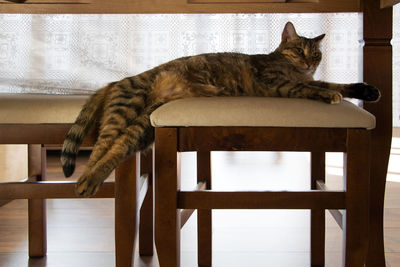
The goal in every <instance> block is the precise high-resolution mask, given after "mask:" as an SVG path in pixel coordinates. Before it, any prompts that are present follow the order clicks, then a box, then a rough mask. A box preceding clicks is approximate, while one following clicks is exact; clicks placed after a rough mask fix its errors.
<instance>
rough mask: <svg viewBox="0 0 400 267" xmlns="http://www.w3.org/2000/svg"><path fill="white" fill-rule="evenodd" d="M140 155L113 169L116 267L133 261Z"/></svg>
mask: <svg viewBox="0 0 400 267" xmlns="http://www.w3.org/2000/svg"><path fill="white" fill-rule="evenodd" d="M139 166H140V157H139V155H138V154H136V155H134V156H131V157H129V158H128V159H127V160H125V161H124V162H123V163H121V164H120V165H119V166H118V167H117V169H116V170H115V257H116V266H117V267H131V266H133V263H134V253H135V244H136V236H137V225H138V221H137V219H138V216H137V203H136V200H137V196H138V195H139V193H138V187H137V179H138V177H139Z"/></svg>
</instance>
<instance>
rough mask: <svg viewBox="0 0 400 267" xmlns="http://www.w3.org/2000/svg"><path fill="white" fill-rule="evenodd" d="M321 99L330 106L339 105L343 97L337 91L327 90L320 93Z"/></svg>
mask: <svg viewBox="0 0 400 267" xmlns="http://www.w3.org/2000/svg"><path fill="white" fill-rule="evenodd" d="M319 99H320V100H322V101H323V102H325V103H328V104H339V103H340V102H342V99H343V96H342V94H340V93H339V92H337V91H332V90H325V91H321V92H320V93H319Z"/></svg>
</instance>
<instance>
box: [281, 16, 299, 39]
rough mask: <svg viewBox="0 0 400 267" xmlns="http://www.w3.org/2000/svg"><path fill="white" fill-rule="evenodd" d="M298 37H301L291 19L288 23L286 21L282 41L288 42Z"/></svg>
mask: <svg viewBox="0 0 400 267" xmlns="http://www.w3.org/2000/svg"><path fill="white" fill-rule="evenodd" d="M298 38H299V36H298V35H297V33H296V30H295V28H294V26H293V24H292V23H291V22H290V21H289V22H288V23H286V25H285V28H284V29H283V32H282V42H283V43H286V42H288V41H293V40H296V39H298Z"/></svg>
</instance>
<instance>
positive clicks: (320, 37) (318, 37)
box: [313, 34, 325, 44]
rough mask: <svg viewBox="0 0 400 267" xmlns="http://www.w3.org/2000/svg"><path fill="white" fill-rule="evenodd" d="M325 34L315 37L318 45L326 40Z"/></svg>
mask: <svg viewBox="0 0 400 267" xmlns="http://www.w3.org/2000/svg"><path fill="white" fill-rule="evenodd" d="M324 37H325V34H321V35H320V36H317V37H315V38H314V39H313V40H314V41H315V42H317V43H318V44H319V43H320V42H321V41H322V39H324Z"/></svg>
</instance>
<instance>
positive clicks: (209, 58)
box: [61, 22, 380, 197]
mask: <svg viewBox="0 0 400 267" xmlns="http://www.w3.org/2000/svg"><path fill="white" fill-rule="evenodd" d="M323 37H324V35H320V36H318V37H315V38H312V39H309V38H305V37H301V36H298V35H297V33H296V31H295V29H294V26H293V24H292V23H290V22H288V23H287V24H286V26H285V28H284V30H283V33H282V42H281V44H280V45H279V47H278V48H277V49H276V50H275V51H274V52H272V53H270V54H267V55H246V54H239V53H214V54H202V55H198V56H192V57H184V58H179V59H176V60H173V61H170V62H168V63H165V64H163V65H160V66H158V67H156V68H154V69H151V70H149V71H147V72H144V73H141V74H139V75H137V76H133V77H128V78H125V79H123V80H121V81H118V82H115V83H111V84H109V85H108V86H106V87H104V88H102V89H100V90H98V91H97V92H96V93H95V94H94V95H93V96H92V97H91V98H90V99H89V100H88V102H87V103H86V104H85V106H84V107H83V109H82V111H81V113H80V114H79V116H78V118H77V119H76V122H75V124H74V125H73V126H72V128H71V130H70V131H69V133H68V135H67V137H66V139H65V142H64V146H63V150H62V156H61V162H62V165H63V170H64V174H65V176H66V177H68V176H70V175H71V174H72V173H73V171H74V168H75V158H76V155H77V153H78V149H79V146H80V144H81V143H82V141H83V139H84V137H85V136H86V134H87V133H88V131H89V129H90V128H91V127H94V126H95V125H96V126H98V131H99V137H98V139H97V141H96V144H95V145H94V147H93V151H92V154H91V156H90V158H89V162H88V164H87V167H86V169H85V171H84V173H83V175H82V176H81V177H80V179H79V180H78V183H77V193H78V194H80V195H82V196H85V197H88V196H91V195H93V194H94V193H95V192H96V190H97V189H98V187H99V186H100V185H101V184H102V183H103V181H104V180H105V179H106V178H107V177H108V175H109V174H110V173H111V172H112V170H114V169H115V168H116V166H117V165H118V164H119V163H120V162H121V161H122V160H123V159H125V158H126V157H127V156H129V155H131V154H132V153H134V152H136V151H140V150H144V149H146V148H147V147H148V146H149V145H150V144H151V143H152V142H153V135H154V134H153V128H152V127H151V125H150V120H149V117H150V114H151V112H152V111H154V109H155V108H157V107H158V106H160V105H162V104H164V103H167V102H169V101H171V100H174V99H180V98H187V97H198V96H261V97H294V98H308V99H314V100H319V101H324V102H326V103H329V104H335V103H339V102H340V101H341V99H342V97H354V98H359V99H362V100H366V101H376V100H378V99H379V97H380V93H379V91H378V90H377V89H376V88H375V87H373V86H370V85H367V84H363V83H356V84H334V83H327V82H322V81H314V80H313V74H314V72H315V70H316V68H317V67H318V65H319V63H320V61H321V51H320V50H319V44H320V42H321V40H322V39H323Z"/></svg>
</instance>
